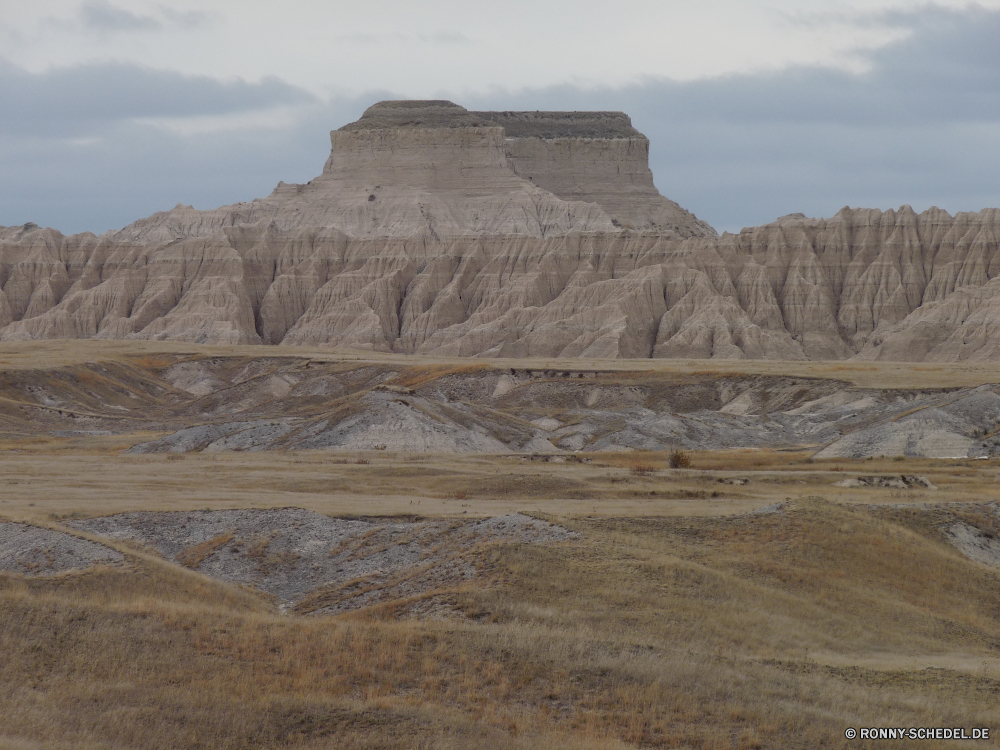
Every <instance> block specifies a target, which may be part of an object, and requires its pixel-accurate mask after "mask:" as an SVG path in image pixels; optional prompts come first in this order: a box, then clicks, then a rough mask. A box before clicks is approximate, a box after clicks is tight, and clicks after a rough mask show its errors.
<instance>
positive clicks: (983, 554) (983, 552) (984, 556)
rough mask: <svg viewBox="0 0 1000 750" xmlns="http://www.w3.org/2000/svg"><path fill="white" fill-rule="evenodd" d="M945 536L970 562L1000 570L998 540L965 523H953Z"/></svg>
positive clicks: (999, 543)
mask: <svg viewBox="0 0 1000 750" xmlns="http://www.w3.org/2000/svg"><path fill="white" fill-rule="evenodd" d="M945 536H946V537H947V538H948V541H950V542H951V543H952V544H954V545H955V547H956V548H957V549H958V550H959V552H961V553H962V554H963V555H965V556H966V557H968V558H969V559H970V560H975V561H976V562H981V563H984V564H986V565H990V566H992V567H994V568H1000V539H997V538H996V537H995V536H989V535H987V534H984V533H983V532H982V531H980V530H979V529H977V528H976V527H975V526H970V525H969V524H967V523H954V524H952V525H951V526H949V527H948V529H947V531H945Z"/></svg>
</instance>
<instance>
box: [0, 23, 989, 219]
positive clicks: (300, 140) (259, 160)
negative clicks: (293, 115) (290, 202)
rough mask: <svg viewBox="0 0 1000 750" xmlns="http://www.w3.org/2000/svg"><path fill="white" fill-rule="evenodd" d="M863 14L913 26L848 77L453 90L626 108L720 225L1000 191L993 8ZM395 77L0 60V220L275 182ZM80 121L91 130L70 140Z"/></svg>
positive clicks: (822, 74)
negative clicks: (283, 110) (261, 121)
mask: <svg viewBox="0 0 1000 750" xmlns="http://www.w3.org/2000/svg"><path fill="white" fill-rule="evenodd" d="M876 21H877V22H878V23H882V24H891V25H895V26H897V27H899V28H903V29H909V30H910V31H911V33H910V34H909V36H908V37H907V38H905V39H903V40H901V41H899V42H896V43H893V44H891V45H888V46H886V47H884V48H882V49H879V50H876V51H874V52H871V53H868V54H869V63H870V64H869V69H868V71H867V72H866V73H864V74H860V75H859V74H852V73H847V72H841V71H836V70H829V69H822V68H815V67H800V68H793V69H789V70H785V71H781V72H775V73H768V74H754V75H742V76H727V77H723V78H717V79H712V80H701V81H694V82H687V83H679V82H675V81H668V80H654V79H650V80H645V81H641V82H638V83H636V84H634V85H632V86H628V87H624V88H617V89H612V88H606V89H585V88H581V87H576V86H569V85H565V86H558V87H550V88H545V89H536V90H525V91H504V90H491V91H488V92H486V93H483V94H481V95H477V96H455V95H452V98H454V99H455V100H456V101H458V103H460V104H463V105H464V106H466V107H468V108H470V109H620V110H624V111H626V112H628V113H629V114H630V115H631V116H632V119H633V122H634V123H635V125H636V127H638V128H639V129H640V130H641V131H642V132H644V133H645V134H646V135H648V136H649V138H650V140H651V143H652V146H651V156H650V161H651V166H652V168H653V173H654V176H655V179H656V184H657V186H658V187H659V188H660V190H661V192H663V193H664V194H665V195H667V196H669V197H670V198H673V199H674V200H676V201H678V202H679V203H680V204H681V205H683V206H685V207H686V208H689V209H690V210H692V211H694V212H695V213H696V214H697V215H698V216H699V217H700V218H703V219H706V220H707V221H709V222H710V223H711V224H712V225H713V226H715V227H717V228H719V229H720V230H722V229H729V230H739V228H740V227H742V226H749V225H754V224H761V223H764V222H767V221H771V220H773V219H774V218H776V217H778V216H781V215H783V214H787V213H792V212H797V211H801V212H803V213H806V214H809V215H813V216H830V215H832V214H834V213H836V211H837V210H839V209H840V208H841V207H842V206H844V205H853V206H871V207H878V208H883V209H885V208H890V207H893V206H899V205H901V204H903V203H909V204H912V205H913V206H914V207H915V208H917V209H918V210H920V209H922V208H927V207H929V206H930V205H938V206H941V207H942V208H945V209H947V210H949V211H952V212H956V211H961V210H979V209H980V208H984V207H987V206H1000V181H998V180H997V177H996V175H997V174H1000V149H998V148H997V142H998V140H1000V45H997V44H996V40H997V39H1000V12H996V11H987V10H983V9H980V8H971V9H967V10H963V11H946V10H942V9H939V8H932V7H931V8H925V9H923V10H921V11H919V12H909V13H894V14H883V15H882V16H881V17H879V18H876V19H875V20H874V21H873V23H874V22H876ZM345 75H347V74H346V73H345ZM405 93H406V92H398V93H397V94H395V95H392V94H389V93H387V92H370V93H369V94H366V95H364V96H359V97H356V98H350V99H348V98H338V99H335V100H333V101H329V102H319V101H315V100H311V99H310V98H309V95H308V94H306V93H305V92H302V91H301V90H299V89H296V88H294V87H292V86H289V85H288V84H285V83H282V82H281V81H277V80H270V81H262V82H261V83H259V84H249V83H246V82H229V83H227V82H221V81H217V80H213V79H208V78H195V77H190V76H182V75H179V74H174V73H164V72H161V71H150V70H145V69H142V68H135V67H129V66H87V67H84V68H73V69H67V70H63V71H53V72H51V73H48V74H43V75H40V76H31V75H29V74H27V73H25V72H23V71H20V70H19V69H16V68H13V67H12V66H9V65H7V66H2V65H0V100H2V101H4V102H5V107H4V108H2V109H0V163H2V164H4V169H3V170H2V174H0V224H7V225H11V224H21V223H24V222H26V221H35V222H37V223H39V224H50V225H53V226H56V227H58V228H60V229H62V230H63V231H67V232H68V231H80V230H83V229H91V230H95V231H103V230H106V229H110V228H118V227H121V226H123V225H125V224H127V223H129V222H130V221H132V220H134V219H137V218H140V217H142V216H146V215H148V214H150V213H152V212H153V211H156V210H161V209H164V208H169V207H171V206H173V205H174V204H176V203H178V202H183V203H193V204H194V205H196V206H197V207H200V208H209V207H214V206H218V205H223V204H226V203H232V202H235V201H238V200H247V199H250V198H253V197H257V196H260V195H266V194H267V193H268V192H270V190H271V188H272V187H273V186H274V185H275V184H276V183H277V181H278V180H279V179H280V180H285V181H287V182H293V181H306V180H309V179H311V178H312V177H314V176H315V175H316V174H318V173H319V172H320V169H321V167H322V164H323V161H324V159H325V158H326V155H327V149H328V147H329V141H328V139H327V132H328V131H329V130H330V129H332V128H336V127H339V126H340V125H342V124H344V123H346V122H349V121H351V120H354V119H356V118H357V117H358V116H360V114H361V112H362V111H363V110H364V109H365V108H366V107H367V106H368V105H370V104H372V103H373V102H375V101H378V100H379V99H383V98H398V97H399V96H405ZM440 96H442V97H445V98H447V97H449V94H448V92H440ZM8 102H11V103H13V106H6V104H7V103H8ZM279 104H299V105H300V108H301V117H300V119H299V121H298V122H297V123H296V124H295V125H294V126H293V127H290V128H289V129H287V130H284V131H278V130H269V129H258V130H241V131H240V132H239V133H236V134H211V135H196V136H189V137H181V136H179V135H175V134H169V133H165V132H164V131H162V130H160V129H157V128H153V127H150V126H149V125H144V124H142V123H140V122H137V121H136V120H137V118H150V117H183V116H193V115H203V114H224V113H234V112H243V111H251V110H255V109H266V108H268V107H272V106H276V105H279ZM81 135H87V136H89V140H87V141H86V142H79V138H77V139H76V140H73V139H70V138H69V137H68V136H74V137H75V136H81Z"/></svg>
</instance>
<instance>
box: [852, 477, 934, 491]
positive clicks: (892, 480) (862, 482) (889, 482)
mask: <svg viewBox="0 0 1000 750" xmlns="http://www.w3.org/2000/svg"><path fill="white" fill-rule="evenodd" d="M833 484H834V485H835V486H836V487H883V488H886V489H893V490H910V489H921V490H936V489H937V487H936V486H935V485H934V484H933V483H932V482H931V481H930V480H929V479H928V478H927V477H918V476H916V475H914V474H899V475H897V476H889V477H883V476H867V477H851V478H849V479H842V480H840V481H839V482H834V483H833Z"/></svg>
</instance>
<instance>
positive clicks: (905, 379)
mask: <svg viewBox="0 0 1000 750" xmlns="http://www.w3.org/2000/svg"><path fill="white" fill-rule="evenodd" d="M191 356H201V357H221V356H226V357H298V358H302V359H303V360H310V359H312V360H318V361H324V362H340V363H344V364H345V365H352V366H356V365H358V364H361V363H371V364H378V365H407V366H421V367H426V368H428V372H434V371H438V372H445V371H452V370H453V371H456V372H465V371H470V370H475V369H482V368H491V367H492V368H496V369H504V370H505V369H512V368H513V369H518V370H525V369H541V370H558V371H562V372H595V371H597V372H609V373H614V372H620V373H635V374H639V375H645V374H649V373H656V374H674V375H705V376H710V377H716V376H719V375H741V374H749V375H789V376H798V377H814V378H836V379H838V380H844V381H846V382H849V383H852V384H854V385H856V386H859V387H865V388H958V387H970V386H976V385H982V384H984V383H998V382H1000V371H998V370H997V367H996V364H995V363H990V362H981V363H980V362H959V363H954V362H924V363H910V362H846V361H831V362H786V361H773V360H688V359H657V360H651V359H638V360H636V359H632V360H629V359H606V360H594V359H589V360H579V359H538V358H533V359H488V360H481V361H478V360H477V361H476V362H475V363H472V362H470V361H469V359H467V358H461V357H454V358H447V357H422V356H414V355H405V354H389V353H381V352H361V351H350V350H344V349H336V348H331V347H305V346H303V347H298V346H295V347H283V346H282V347H279V346H222V345H204V344H188V343H181V342H169V341H113V340H93V339H74V340H55V341H48V340H47V341H18V342H3V343H2V344H0V369H8V370H13V369H35V368H40V367H41V368H49V367H62V366H66V365H77V364H83V363H87V362H101V361H120V362H129V361H134V362H135V363H136V364H138V365H140V366H143V367H147V366H154V367H156V366H166V365H168V364H170V363H171V362H172V361H174V359H175V358H181V357H191Z"/></svg>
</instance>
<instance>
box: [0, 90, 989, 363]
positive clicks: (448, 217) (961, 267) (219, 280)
mask: <svg viewBox="0 0 1000 750" xmlns="http://www.w3.org/2000/svg"><path fill="white" fill-rule="evenodd" d="M331 145H332V148H331V154H330V157H329V159H328V160H327V162H326V165H325V167H324V169H323V173H322V174H321V175H319V176H318V177H317V178H316V179H314V180H312V181H311V182H310V183H308V184H306V185H285V184H283V183H282V184H279V186H278V188H277V189H276V190H275V191H274V193H272V194H271V195H270V196H268V197H266V198H262V199H259V200H255V201H252V202H250V203H242V204H236V205H234V206H227V207H224V208H221V209H216V210H213V211H196V210H194V209H192V208H191V207H185V206H178V207H176V208H175V209H173V210H172V211H168V212H163V213H160V214H155V215H154V216H152V217H149V218H148V219H143V220H141V221H138V222H136V223H134V224H132V225H130V226H128V227H126V228H125V229H123V230H121V231H119V232H112V233H108V234H105V235H102V236H101V237H96V236H94V235H92V234H83V235H75V236H71V237H64V236H63V235H61V234H59V233H58V232H56V231H55V230H52V229H41V228H38V227H36V226H34V225H25V226H24V227H11V228H6V229H0V289H2V292H0V340H14V339H28V338H80V337H101V338H156V339H165V338H168V339H174V340H183V341H194V342H217V343H258V342H263V343H269V344H286V345H289V344H330V345H336V346H345V347H352V348H363V349H376V350H391V351H400V352H407V353H420V354H440V355H460V356H563V357H690V358H696V357H697V358H700V357H723V358H741V357H750V358H773V359H843V358H850V357H857V358H862V359H878V358H883V359H896V360H912V361H920V360H938V361H941V360H955V359H990V360H993V359H998V358H1000V350H998V349H1000V346H998V342H1000V337H998V335H997V332H996V330H995V328H996V325H997V321H1000V296H998V291H1000V287H998V285H997V282H996V281H995V279H996V277H997V275H998V274H1000V255H998V239H997V238H998V236H1000V212H998V211H997V210H995V209H991V210H986V211H982V212H980V213H978V214H959V215H957V216H951V215H949V214H948V213H946V212H944V211H941V210H937V209H932V210H930V211H927V212H924V213H923V214H920V215H917V214H916V213H914V212H913V211H912V210H911V209H910V208H909V207H903V208H902V209H900V210H899V211H887V212H884V213H883V212H880V211H876V210H864V209H844V210H842V211H841V212H840V213H838V214H837V215H836V216H834V217H833V218H830V219H808V218H805V217H802V216H789V217H784V218H782V219H779V220H778V221H777V222H775V223H773V224H769V225H766V226H762V227H756V228H752V229H746V230H744V231H743V232H741V233H740V234H739V235H731V234H727V235H723V236H722V237H718V236H716V235H715V233H714V231H713V230H711V228H710V227H708V226H707V225H705V224H704V223H703V222H700V221H699V220H697V219H696V218H695V217H694V216H693V215H691V214H689V213H688V212H686V211H684V210H683V209H681V208H680V207H678V206H676V204H674V203H672V202H670V201H668V200H667V199H665V198H663V197H662V196H660V195H659V193H658V192H657V191H656V189H655V187H654V186H653V182H652V175H651V174H650V172H649V168H648V164H647V162H646V155H647V153H648V141H646V139H645V138H644V137H643V136H642V135H641V134H639V133H638V132H637V131H635V130H634V128H632V126H631V123H630V122H629V120H628V118H627V116H625V115H623V114H621V113H549V112H537V113H510V112H499V113H497V112H469V111H467V110H465V109H462V108H461V107H458V106H457V105H453V104H451V103H449V102H403V103H383V104H380V105H376V106H374V107H372V108H370V109H369V110H368V111H367V112H366V113H365V115H364V116H363V117H362V118H361V119H360V120H358V121H357V122H356V123H352V124H350V125H348V126H345V127H344V128H342V129H340V130H337V131H334V132H333V133H332V134H331Z"/></svg>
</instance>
